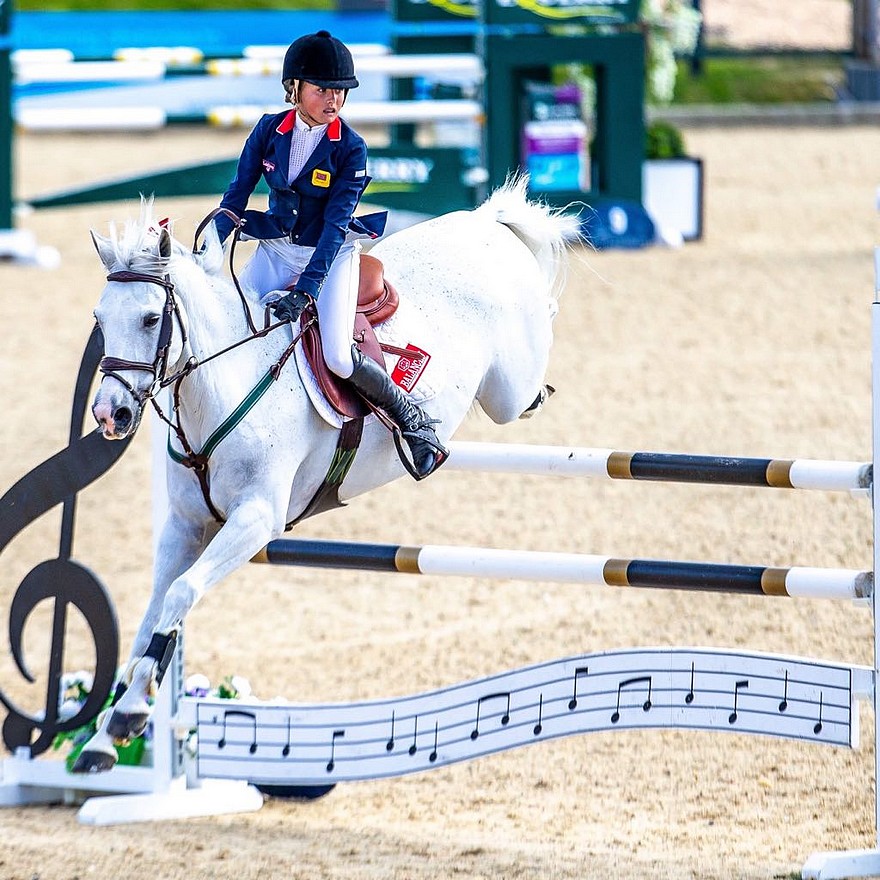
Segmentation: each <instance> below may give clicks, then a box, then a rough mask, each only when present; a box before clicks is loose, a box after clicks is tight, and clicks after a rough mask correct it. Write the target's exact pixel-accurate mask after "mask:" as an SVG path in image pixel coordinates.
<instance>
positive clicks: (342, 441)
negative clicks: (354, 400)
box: [286, 418, 364, 531]
mask: <svg viewBox="0 0 880 880" xmlns="http://www.w3.org/2000/svg"><path fill="white" fill-rule="evenodd" d="M363 430H364V420H363V419H362V418H360V419H350V420H349V421H347V422H345V423H343V425H342V430H341V431H340V432H339V439H338V440H337V442H336V450H335V451H334V453H333V458H332V460H331V462H330V467H329V468H328V469H327V474H326V476H325V477H324V481H323V482H322V483H321V485H320V486H318V490H317V492H315V494H314V495H313V496H312V500H311V501H310V502H309V503H308V504H307V505H306V507H305V509H304V510H303V512H302V513H301V514H300V515H299V516H298V517H297V518H296V519H294V520H293V521H292V522H289V523H288V524H287V526H286V530H287V531H289V530H290V529H292V528H293V527H294V526H295V525H296V524H297V523H298V522H301V521H302V520H304V519H306V518H307V517H310V516H314V515H315V514H316V513H323V512H324V511H325V510H333V509H334V508H336V507H342V502H341V501H340V500H339V487H340V486H341V485H342V481H343V480H344V479H345V478H346V477H347V476H348V472H349V471H350V470H351V466H352V464H354V457H355V455H357V451H358V447H359V446H360V442H361V436H362V434H363Z"/></svg>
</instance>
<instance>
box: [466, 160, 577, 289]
mask: <svg viewBox="0 0 880 880" xmlns="http://www.w3.org/2000/svg"><path fill="white" fill-rule="evenodd" d="M528 186H529V176H528V174H512V175H510V176H509V177H508V178H507V180H506V181H505V182H504V184H503V185H502V186H500V187H498V188H497V189H496V190H494V191H493V192H492V194H491V195H490V196H489V198H488V199H487V200H486V201H485V202H483V204H482V205H480V206H479V207H478V208H477V213H478V214H480V213H482V214H488V215H489V216H490V217H491V218H492V219H493V220H495V221H496V222H498V223H501V224H503V225H504V226H506V227H507V228H508V229H510V231H511V232H513V234H514V235H516V237H517V238H519V240H520V241H522V243H523V244H524V245H525V246H526V247H527V248H528V249H529V250H530V251H531V252H532V253H533V254H534V256H535V259H536V260H537V261H538V265H539V266H540V267H541V271H542V273H543V275H544V277H545V278H546V279H547V284H548V286H549V287H550V292H551V295H553V296H558V295H559V294H560V293H561V291H562V289H563V287H564V286H565V269H566V265H567V264H566V260H565V253H566V247H567V246H568V244H569V243H572V242H578V241H580V240H581V239H582V234H581V231H580V224H579V221H578V219H577V217H576V216H575V215H572V214H568V213H566V210H565V209H564V208H554V207H552V206H550V205H547V204H546V203H544V202H539V201H532V200H530V199H529V197H528Z"/></svg>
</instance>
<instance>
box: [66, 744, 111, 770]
mask: <svg viewBox="0 0 880 880" xmlns="http://www.w3.org/2000/svg"><path fill="white" fill-rule="evenodd" d="M115 765H116V751H115V750H114V749H111V750H110V751H109V752H107V751H104V750H103V749H101V748H91V749H89V748H84V749H83V750H82V751H81V752H80V753H79V754H78V755H77V757H76V761H74V763H73V767H71V773H106V772H107V771H108V770H112V769H113V767H114V766H115Z"/></svg>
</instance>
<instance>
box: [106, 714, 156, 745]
mask: <svg viewBox="0 0 880 880" xmlns="http://www.w3.org/2000/svg"><path fill="white" fill-rule="evenodd" d="M149 720H150V715H149V713H147V712H131V713H129V712H120V711H119V710H118V709H114V710H113V714H112V715H111V716H110V720H109V721H108V722H107V733H108V734H109V735H110V737H111V738H112V739H113V740H115V741H117V742H128V740H130V739H134V738H135V737H136V736H140V735H141V734H142V733H143V732H144V731H145V730H146V729H147V723H148V722H149Z"/></svg>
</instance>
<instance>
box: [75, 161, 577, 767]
mask: <svg viewBox="0 0 880 880" xmlns="http://www.w3.org/2000/svg"><path fill="white" fill-rule="evenodd" d="M526 183H527V181H526V180H525V179H519V180H516V181H511V182H509V183H508V184H506V185H505V186H503V187H501V188H500V189H498V190H496V191H495V192H494V193H493V194H492V196H491V197H490V198H489V199H488V200H487V201H486V202H485V203H484V204H482V205H481V206H480V207H478V208H477V209H476V210H473V211H460V212H455V213H452V214H448V215H445V216H442V217H439V218H436V219H433V220H430V221H427V222H425V223H421V224H419V225H417V226H413V227H410V228H409V229H406V230H404V231H402V232H398V233H396V234H394V235H391V236H389V237H388V238H387V239H385V240H383V241H381V242H379V243H378V244H377V245H376V246H375V247H374V248H373V250H372V251H371V254H372V256H375V257H378V258H379V259H381V260H382V262H383V264H384V267H385V277H386V278H387V279H388V280H389V281H391V282H392V283H393V284H394V285H395V286H396V287H397V289H398V291H399V292H400V301H401V305H400V308H399V310H398V312H397V314H396V315H395V316H394V317H393V318H392V319H391V320H390V321H388V322H387V324H388V325H390V326H391V327H392V330H394V332H393V333H391V331H389V333H391V335H392V336H394V338H395V339H396V341H397V343H398V345H406V343H407V342H411V343H414V344H416V345H417V346H418V347H419V348H422V349H424V350H426V351H428V352H429V354H430V361H429V362H428V365H427V367H426V368H425V370H424V373H423V374H422V376H421V377H420V378H419V380H418V385H417V387H416V388H415V389H414V390H413V394H414V395H415V393H416V391H420V392H421V395H422V396H421V399H420V400H417V402H420V403H422V405H423V406H424V408H425V409H426V410H427V411H428V413H429V415H430V416H431V417H432V418H436V419H439V420H440V423H439V424H438V425H437V434H438V437H439V439H440V441H441V442H444V443H445V441H447V440H448V439H449V438H450V437H451V436H452V435H453V434H454V432H455V431H456V429H457V428H458V427H459V425H460V424H461V422H462V420H463V419H464V417H465V416H466V415H467V414H468V412H469V411H470V409H471V408H472V407H473V406H474V404H475V403H477V404H479V406H480V407H481V408H482V409H483V411H484V412H486V413H487V414H488V415H489V416H490V417H491V418H492V419H493V420H494V421H495V422H497V423H499V424H502V423H507V422H510V421H512V420H514V419H516V418H517V417H519V416H521V415H522V414H523V413H524V412H526V410H529V409H531V408H533V404H535V403H536V402H537V401H543V399H544V394H545V392H544V389H545V386H544V375H545V371H546V368H547V362H548V358H549V352H550V346H551V343H552V337H553V334H552V323H553V319H554V317H555V315H556V313H557V310H558V305H557V297H558V294H559V291H560V289H561V286H562V284H563V276H564V269H565V256H566V243H567V242H568V241H570V240H573V239H576V238H577V221H576V220H575V219H573V218H571V217H568V216H566V215H564V214H563V213H562V212H560V211H556V210H553V209H550V208H548V207H546V206H544V205H541V204H537V203H534V202H530V201H529V200H528V199H527V198H526ZM150 213H151V207H150V205H149V204H146V205H145V207H144V210H143V211H142V216H141V218H140V221H139V222H138V223H134V222H131V221H130V222H129V223H128V224H126V226H125V228H124V231H123V233H122V234H121V235H120V234H117V232H116V230H115V229H111V236H110V237H108V238H105V237H102V236H99V235H96V234H95V233H92V236H93V238H94V241H95V245H96V247H97V250H98V253H99V255H100V258H101V261H102V263H103V264H104V267H105V268H106V269H107V272H108V273H109V277H108V283H107V285H106V287H105V288H104V290H103V292H102V294H101V297H100V300H99V303H98V306H97V308H96V309H95V316H96V318H97V320H98V323H99V325H100V327H101V330H102V331H103V334H104V339H105V358H104V360H103V361H102V369H103V371H104V373H105V376H104V378H103V380H102V382H101V385H100V388H99V389H98V392H97V395H96V397H95V401H94V405H93V408H92V411H93V414H94V416H95V418H96V420H97V421H98V423H99V425H100V428H101V430H102V431H103V434H104V436H105V437H106V438H108V439H111V440H112V439H122V438H125V437H127V436H129V435H131V434H133V433H134V431H136V430H137V427H138V424H139V422H140V418H141V414H142V411H143V409H144V407H145V405H146V404H147V402H149V401H150V400H151V399H153V396H154V394H155V393H156V392H157V391H158V389H159V387H160V385H163V384H166V383H168V382H169V380H174V379H175V377H176V378H177V381H176V382H175V383H174V384H177V385H178V388H179V397H178V403H179V408H178V412H177V414H176V419H177V422H176V424H178V425H179V428H180V429H181V431H182V432H183V436H184V437H185V438H186V442H188V444H189V445H190V446H191V448H192V449H193V450H202V449H203V447H204V446H205V444H206V443H211V445H212V449H211V452H210V461H209V468H210V488H209V492H208V497H209V499H210V502H211V504H212V505H213V507H214V508H215V510H216V512H217V513H218V514H219V516H220V519H221V520H222V521H223V522H222V523H221V521H218V519H217V518H216V517H215V516H214V515H213V514H212V513H211V512H210V511H209V509H208V504H207V502H206V495H205V493H204V492H203V489H202V487H201V486H200V483H199V479H198V478H197V475H196V474H195V473H194V470H193V469H190V468H187V467H182V466H180V465H178V464H175V463H174V462H171V463H170V464H169V472H168V494H169V513H168V518H167V521H166V523H165V526H164V529H163V531H162V534H161V537H160V541H159V545H158V551H157V553H156V558H155V570H154V581H153V593H152V597H151V599H150V602H149V606H148V608H147V610H146V613H145V615H144V618H143V621H142V622H141V625H140V628H139V630H138V633H137V636H136V638H135V640H134V644H133V646H132V650H131V655H130V658H129V661H128V666H127V668H126V673H125V676H124V679H123V683H122V685H121V686H120V688H119V689H118V690H117V693H116V697H115V703H114V706H113V708H112V709H111V710H108V711H107V712H106V713H105V715H104V717H103V719H102V720H101V721H100V724H99V727H98V732H97V733H96V734H95V736H94V737H93V738H92V739H91V740H90V741H89V742H88V743H87V744H86V746H85V748H84V749H83V751H82V753H81V755H80V757H79V760H78V762H77V766H76V771H78V772H94V771H101V770H108V769H110V768H111V767H112V766H113V765H114V764H115V762H116V758H117V756H116V751H115V748H114V743H117V744H118V743H120V742H123V741H125V740H126V739H128V738H130V737H132V736H136V735H138V734H139V733H140V732H142V731H143V729H144V728H145V726H146V724H147V721H148V718H149V713H150V706H149V704H148V701H147V697H148V695H149V694H150V693H151V692H152V690H153V689H154V688H155V687H157V686H158V685H159V684H160V683H161V680H162V676H163V674H164V672H165V668H166V666H167V664H168V662H169V660H170V658H171V655H172V653H173V650H174V645H175V641H176V638H177V633H178V631H179V630H180V628H181V626H182V624H183V621H184V619H185V617H186V615H187V613H188V612H189V611H190V609H191V608H192V607H193V606H194V605H195V604H196V602H198V601H199V599H200V598H201V597H202V596H204V594H205V593H206V592H207V591H208V589H210V588H211V587H212V586H213V585H214V584H216V583H217V582H218V581H219V580H220V579H221V578H223V577H224V576H225V575H227V574H229V573H230V572H232V571H234V570H235V569H237V568H238V567H239V566H241V565H243V564H244V563H246V562H248V561H249V560H250V559H252V558H253V557H254V555H255V554H257V553H258V552H259V551H260V550H261V549H262V548H263V547H265V545H266V544H267V543H268V542H269V541H270V540H272V539H273V538H277V537H278V536H279V535H281V534H282V533H283V532H284V530H285V526H286V524H288V523H290V522H291V521H293V520H294V519H295V518H297V517H298V516H299V515H300V514H301V513H302V512H303V510H304V509H305V507H306V505H307V504H308V503H309V500H310V499H311V498H312V496H313V495H314V494H315V492H316V489H317V487H318V486H319V485H320V484H321V483H322V482H323V481H324V478H325V476H326V475H327V473H328V469H329V468H330V467H331V462H332V461H333V460H334V455H335V451H336V444H337V438H338V436H339V426H338V425H337V424H333V423H332V422H333V418H332V415H331V416H328V414H327V413H326V412H325V413H323V414H322V413H320V412H319V408H320V407H318V406H316V403H315V402H314V400H315V394H314V391H312V392H310V391H309V390H307V387H306V384H304V381H303V380H302V379H301V378H300V373H301V372H303V367H302V364H301V363H300V362H299V360H297V364H298V365H299V369H298V368H297V366H296V365H294V360H295V358H291V360H290V362H289V363H287V365H286V366H285V367H284V368H283V369H281V370H280V372H279V373H278V378H277V380H275V381H272V382H270V383H269V386H270V387H268V388H267V389H266V390H265V393H264V394H263V395H262V397H260V398H259V399H258V400H257V401H256V402H255V403H253V405H252V406H251V407H250V408H249V409H247V408H245V411H243V410H242V404H243V401H245V399H246V398H248V397H249V395H251V394H252V392H253V391H254V389H255V387H256V386H257V385H258V384H259V383H260V380H261V378H263V377H265V376H267V374H268V371H269V370H270V368H272V366H273V365H274V364H277V363H278V361H279V359H280V358H281V359H283V358H282V355H283V353H284V352H285V351H286V350H287V349H288V347H289V346H290V344H291V339H292V331H291V329H290V325H289V324H280V325H278V326H277V329H273V330H272V331H271V332H268V333H266V334H265V335H261V336H258V337H257V338H254V339H251V340H250V341H248V342H246V343H245V344H241V345H236V343H238V342H239V341H240V340H242V339H245V338H247V337H248V336H249V335H250V330H249V325H248V321H247V320H246V317H245V309H244V308H243V305H242V299H241V298H240V296H239V293H238V291H237V290H236V288H235V286H234V285H233V283H232V281H231V280H230V279H229V278H228V277H227V275H226V274H225V273H224V271H223V262H224V254H223V249H222V248H221V246H220V245H219V243H218V241H217V238H216V235H215V234H212V231H213V224H211V225H210V227H209V232H208V234H207V236H206V247H205V248H203V250H202V251H201V252H200V253H198V254H193V253H191V252H189V250H188V249H187V248H185V247H183V246H182V245H180V244H178V243H176V242H175V241H174V240H173V239H172V238H171V236H170V234H169V232H168V230H167V229H166V228H164V227H163V226H161V225H157V224H154V222H153V221H152V219H151V217H150ZM249 308H251V310H252V314H251V318H252V321H253V323H254V324H255V325H256V326H258V327H260V328H262V327H263V326H264V323H263V321H264V313H263V312H262V310H261V309H260V308H259V307H258V306H256V305H253V306H249ZM163 316H165V317H164V318H163ZM383 327H384V325H383V326H382V327H380V328H377V330H378V331H380V332H379V336H380V338H381V336H382V334H381V330H382V329H383ZM394 328H396V329H394ZM227 348H228V349H229V350H228V351H225V352H224V353H222V354H220V355H219V356H217V357H214V358H212V357H211V356H212V355H215V354H216V353H217V352H220V351H222V350H224V349H227ZM195 365H197V366H195ZM193 367H194V368H193ZM236 411H238V416H237V418H236V419H234V420H233V424H232V427H231V429H230V430H229V432H228V433H226V434H224V435H223V436H222V439H221V441H220V442H217V439H216V438H217V436H218V434H217V429H218V426H221V425H222V424H223V423H224V421H225V420H228V419H229V417H230V414H232V413H234V412H236ZM172 421H174V419H172ZM227 425H228V422H227ZM171 445H172V447H176V449H177V450H178V451H180V441H179V439H178V440H175V439H174V437H173V436H172V439H171ZM403 473H404V469H403V467H402V465H401V462H400V459H399V457H398V453H397V451H396V449H395V446H394V444H393V442H392V438H391V434H390V433H389V431H388V429H387V428H386V427H385V425H383V424H382V423H381V422H380V421H378V420H377V419H376V418H368V419H367V420H366V424H365V427H364V431H363V438H362V441H361V444H360V448H359V450H358V452H357V454H356V456H355V458H354V462H353V465H352V466H351V469H350V471H349V472H348V474H347V476H346V477H345V479H344V481H343V482H342V484H341V487H340V489H339V500H340V501H341V502H345V501H347V500H348V499H350V498H352V497H354V496H356V495H359V494H361V493H363V492H367V491H369V490H371V489H373V488H376V487H378V486H381V485H383V484H385V483H387V482H389V481H391V480H394V479H397V478H398V477H400V476H401V475H403Z"/></svg>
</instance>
